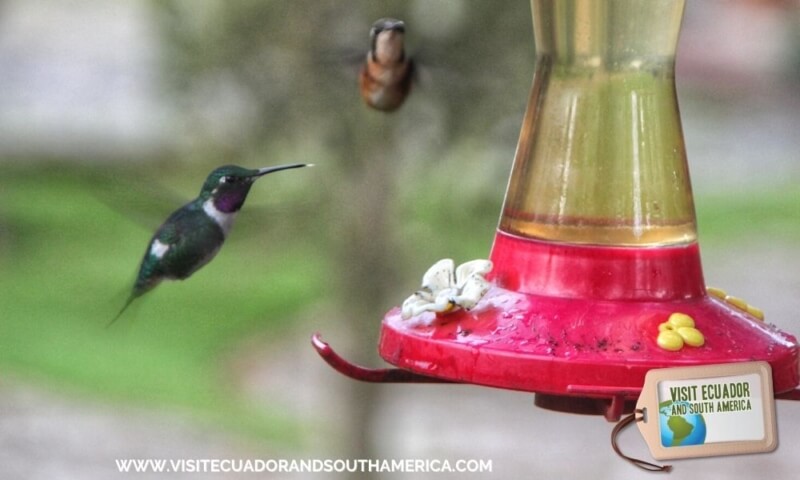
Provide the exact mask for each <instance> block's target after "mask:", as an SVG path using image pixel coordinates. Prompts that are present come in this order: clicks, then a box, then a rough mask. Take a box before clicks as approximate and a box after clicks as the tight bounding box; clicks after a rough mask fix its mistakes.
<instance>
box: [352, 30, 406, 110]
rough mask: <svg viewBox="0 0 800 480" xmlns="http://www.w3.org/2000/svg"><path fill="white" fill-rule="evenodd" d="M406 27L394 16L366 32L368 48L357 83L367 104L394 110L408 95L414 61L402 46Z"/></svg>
mask: <svg viewBox="0 0 800 480" xmlns="http://www.w3.org/2000/svg"><path fill="white" fill-rule="evenodd" d="M405 31H406V26H405V24H404V23H403V22H402V21H400V20H396V19H394V18H381V19H380V20H378V21H376V22H375V23H373V24H372V29H371V30H370V32H369V36H370V41H371V42H372V43H371V47H370V50H369V52H367V57H366V59H365V61H364V63H363V64H362V65H361V71H360V72H359V75H358V86H359V90H360V91H361V96H362V97H363V98H364V101H365V102H366V103H367V105H369V106H370V107H372V108H374V109H376V110H381V111H384V112H391V111H394V110H397V109H398V108H399V107H400V106H401V105H402V104H403V102H404V101H405V100H406V97H408V94H409V92H410V91H411V83H412V81H413V78H414V62H413V61H412V59H411V58H409V57H408V56H406V52H405V48H404V45H403V44H404V38H405Z"/></svg>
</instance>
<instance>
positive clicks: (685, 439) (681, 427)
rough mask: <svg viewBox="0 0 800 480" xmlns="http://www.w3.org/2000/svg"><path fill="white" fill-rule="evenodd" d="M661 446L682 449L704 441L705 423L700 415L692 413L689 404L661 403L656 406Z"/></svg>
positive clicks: (670, 401) (669, 401)
mask: <svg viewBox="0 0 800 480" xmlns="http://www.w3.org/2000/svg"><path fill="white" fill-rule="evenodd" d="M658 413H659V415H658V417H659V427H660V428H659V430H660V431H661V445H663V446H665V447H683V446H687V445H702V444H704V443H705V441H706V421H705V419H704V418H703V415H702V414H700V413H693V409H692V408H691V407H690V404H689V402H686V401H672V400H668V401H666V402H661V403H660V404H659V405H658Z"/></svg>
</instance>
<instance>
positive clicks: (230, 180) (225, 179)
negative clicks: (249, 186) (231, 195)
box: [222, 175, 236, 183]
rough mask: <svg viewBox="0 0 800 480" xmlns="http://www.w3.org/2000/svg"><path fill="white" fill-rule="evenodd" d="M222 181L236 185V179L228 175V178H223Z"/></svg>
mask: <svg viewBox="0 0 800 480" xmlns="http://www.w3.org/2000/svg"><path fill="white" fill-rule="evenodd" d="M222 181H223V182H224V183H236V177H234V176H231V175H226V176H224V177H222Z"/></svg>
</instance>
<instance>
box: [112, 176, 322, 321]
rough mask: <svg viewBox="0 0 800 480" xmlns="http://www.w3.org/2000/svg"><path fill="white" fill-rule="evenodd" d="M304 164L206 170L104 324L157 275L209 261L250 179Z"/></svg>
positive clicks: (184, 273) (179, 273)
mask: <svg viewBox="0 0 800 480" xmlns="http://www.w3.org/2000/svg"><path fill="white" fill-rule="evenodd" d="M308 166H311V164H305V163H293V164H290V165H280V166H277V167H267V168H258V169H255V170H251V169H247V168H242V167H237V166H236V165H225V166H223V167H219V168H217V169H215V170H214V171H213V172H211V173H210V174H209V175H208V178H206V181H205V183H203V187H202V188H201V189H200V195H199V196H198V197H197V198H195V199H194V200H192V201H191V202H189V203H187V204H186V205H184V206H183V207H181V208H179V209H178V210H176V211H175V212H173V213H172V215H170V216H169V217H168V218H167V220H166V221H165V222H164V223H163V224H162V225H161V226H160V227H159V228H158V230H156V233H155V234H154V235H153V238H151V239H150V244H149V245H148V246H147V250H146V251H145V253H144V257H143V258H142V262H141V265H140V266H139V273H138V275H137V276H136V282H135V283H134V285H133V290H132V291H131V294H130V296H129V297H128V300H127V301H126V302H125V305H124V306H123V307H122V309H121V310H120V311H119V313H118V314H117V316H116V317H114V319H113V320H111V322H110V323H109V325H111V323H114V322H115V321H116V320H117V319H118V318H119V317H120V316H121V315H122V313H123V312H124V311H125V309H126V308H128V306H130V304H131V303H132V302H133V301H134V300H136V299H137V298H139V297H141V296H142V295H144V294H145V293H147V292H149V291H150V290H152V289H153V288H155V287H156V285H158V284H159V283H160V282H161V281H162V280H184V279H186V278H189V277H190V276H191V275H192V274H193V273H194V272H196V271H197V270H199V269H200V268H201V267H202V266H204V265H205V264H207V263H208V262H210V261H211V259H213V258H214V256H215V255H216V254H217V252H219V249H220V247H222V244H223V242H225V238H226V237H227V236H228V233H229V232H230V230H231V227H232V226H233V220H234V218H235V217H236V214H237V213H238V212H239V210H240V209H241V208H242V205H244V201H245V199H247V194H248V193H250V187H252V186H253V182H255V181H256V180H257V179H259V178H261V177H263V176H264V175H266V174H268V173H273V172H278V171H281V170H288V169H290V168H301V167H308Z"/></svg>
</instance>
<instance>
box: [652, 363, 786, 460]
mask: <svg viewBox="0 0 800 480" xmlns="http://www.w3.org/2000/svg"><path fill="white" fill-rule="evenodd" d="M636 408H637V409H644V419H643V420H641V421H638V422H636V424H637V426H638V427H639V431H640V432H641V433H642V436H644V439H645V442H647V446H648V448H649V449H650V453H651V454H652V455H653V458H655V459H658V460H666V459H673V458H690V457H710V456H718V455H736V454H743V453H763V452H770V451H772V450H775V448H776V447H777V446H778V438H777V429H776V427H775V398H774V396H773V392H772V369H771V368H770V366H769V364H768V363H766V362H748V363H731V364H721V365H702V366H697V367H679V368H664V369H655V370H650V371H649V372H648V373H647V376H646V377H645V383H644V388H643V389H642V394H641V395H640V396H639V400H638V402H637V404H636Z"/></svg>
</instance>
